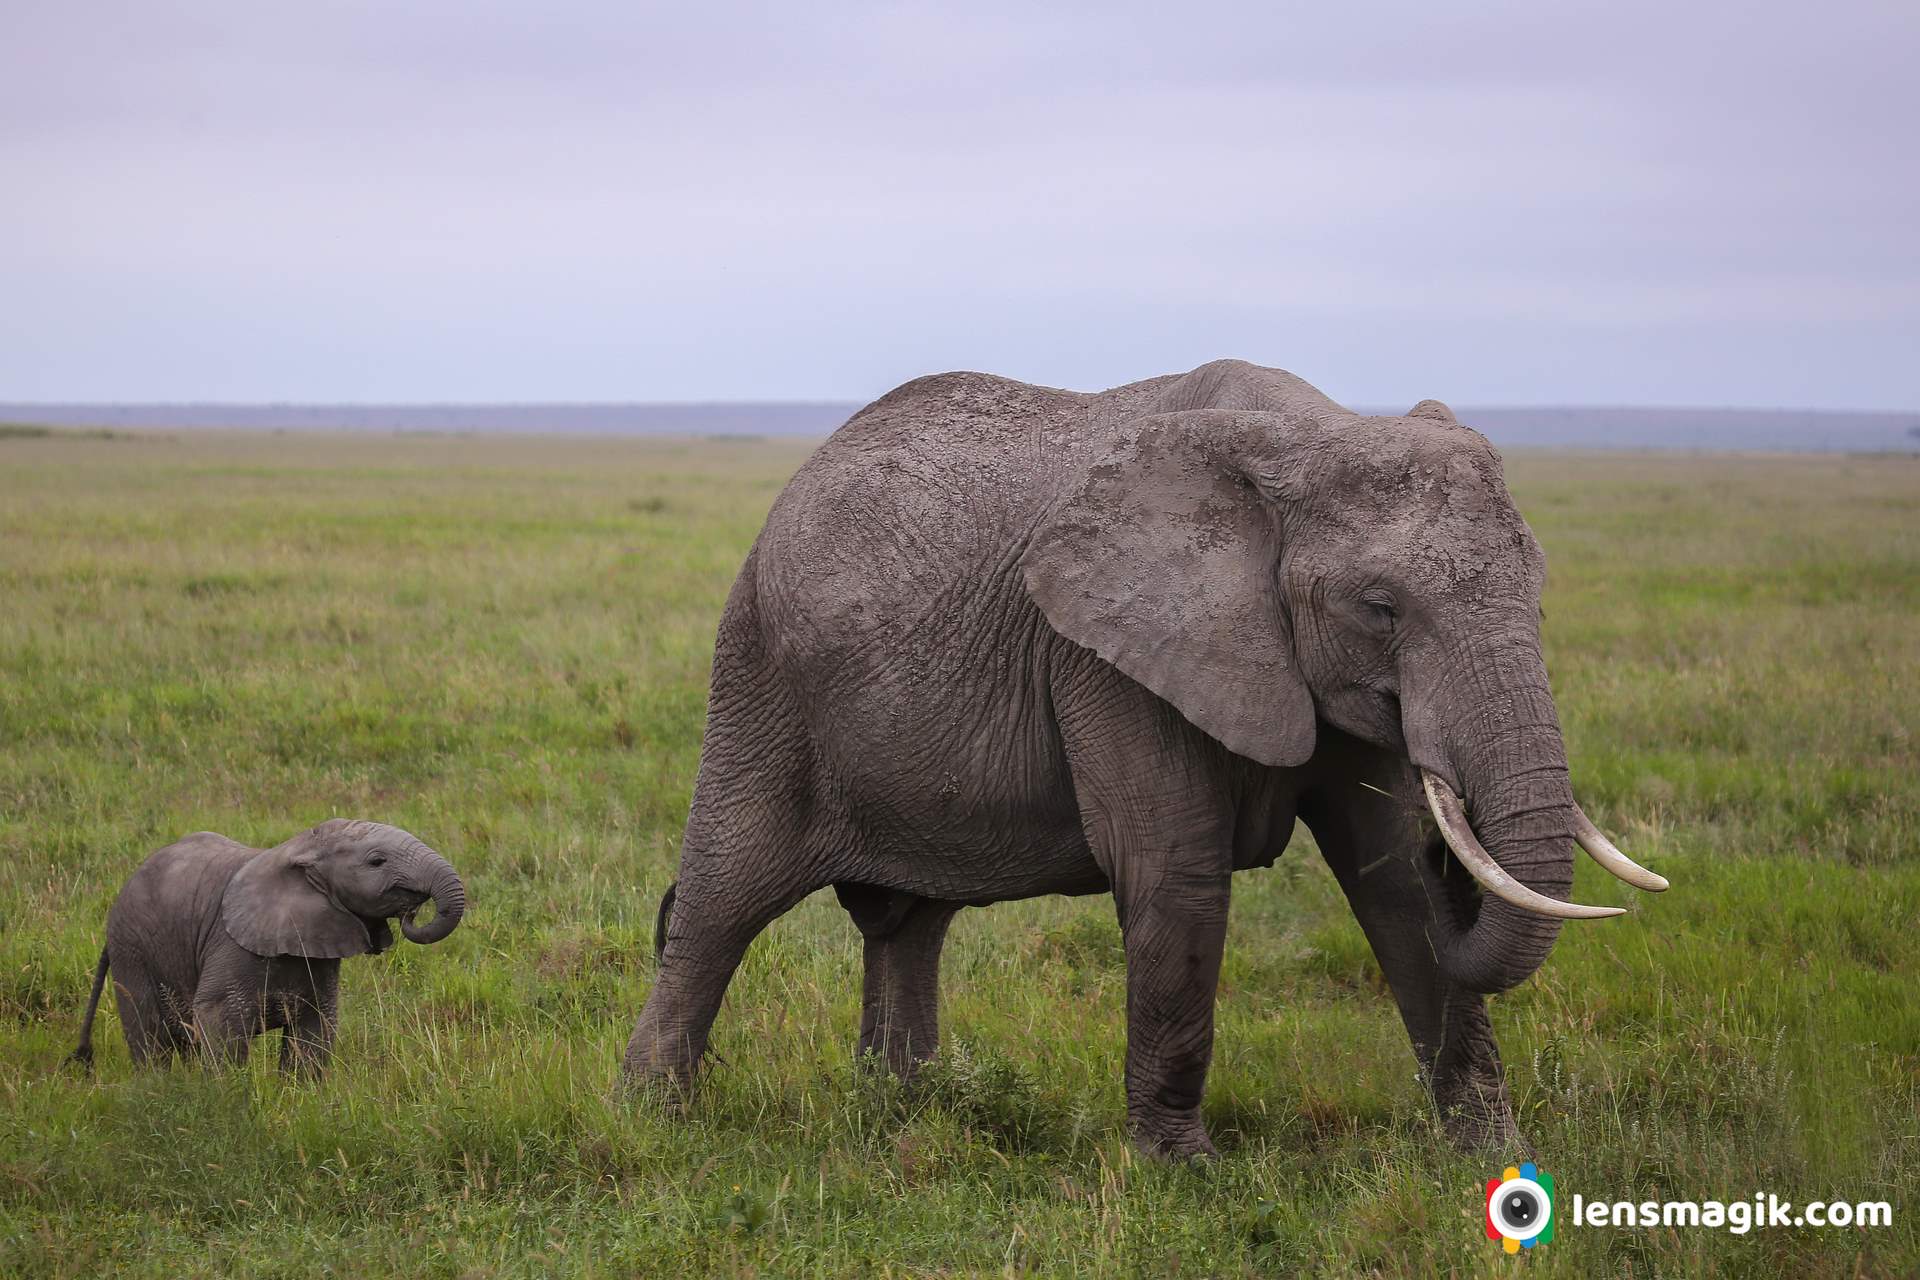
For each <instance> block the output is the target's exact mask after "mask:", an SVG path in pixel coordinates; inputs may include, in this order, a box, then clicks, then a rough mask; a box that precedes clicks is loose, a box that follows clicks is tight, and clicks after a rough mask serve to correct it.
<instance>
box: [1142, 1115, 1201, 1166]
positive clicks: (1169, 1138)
mask: <svg viewBox="0 0 1920 1280" xmlns="http://www.w3.org/2000/svg"><path fill="white" fill-rule="evenodd" d="M1130 1127H1131V1128H1132V1129H1133V1145H1134V1147H1135V1148H1136V1149H1137V1150H1138V1151H1139V1152H1140V1154H1141V1155H1143V1156H1146V1157H1148V1158H1149V1159H1152V1160H1166V1161H1169V1162H1171V1163H1173V1164H1184V1163H1186V1162H1187V1161H1190V1160H1217V1159H1219V1158H1220V1151H1219V1149H1218V1148H1216V1147H1215V1146H1214V1145H1213V1139H1212V1138H1209V1137H1208V1136H1207V1128H1206V1126H1205V1125H1203V1124H1201V1123H1200V1117H1199V1115H1198V1114H1193V1115H1166V1114H1160V1115H1142V1114H1139V1113H1135V1114H1134V1115H1133V1116H1132V1117H1130Z"/></svg>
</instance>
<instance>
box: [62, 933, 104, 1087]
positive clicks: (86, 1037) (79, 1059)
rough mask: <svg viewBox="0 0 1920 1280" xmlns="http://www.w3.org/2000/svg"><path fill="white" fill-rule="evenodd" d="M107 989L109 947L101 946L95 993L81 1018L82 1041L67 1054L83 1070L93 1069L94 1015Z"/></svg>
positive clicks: (94, 981) (96, 967)
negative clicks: (102, 994) (101, 996)
mask: <svg viewBox="0 0 1920 1280" xmlns="http://www.w3.org/2000/svg"><path fill="white" fill-rule="evenodd" d="M106 989H107V949H106V948H105V947H102V948H100V963H99V964H97V965H95V966H94V967H93V995H92V996H91V997H90V998H89V999H88V1000H87V1012H86V1014H85V1016H83V1017H82V1018H81V1019H80V1043H79V1044H78V1045H76V1046H75V1047H74V1050H73V1052H72V1053H70V1054H68V1055H67V1061H68V1062H73V1063H77V1064H79V1066H80V1069H81V1070H82V1071H91V1070H93V1015H94V1014H96V1013H98V1012H99V1011H100V993H101V992H102V991H105V990H106Z"/></svg>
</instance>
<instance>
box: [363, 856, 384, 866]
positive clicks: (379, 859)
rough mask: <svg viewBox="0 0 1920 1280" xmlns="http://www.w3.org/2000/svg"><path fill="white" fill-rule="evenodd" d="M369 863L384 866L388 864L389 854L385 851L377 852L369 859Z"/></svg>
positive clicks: (369, 864)
mask: <svg viewBox="0 0 1920 1280" xmlns="http://www.w3.org/2000/svg"><path fill="white" fill-rule="evenodd" d="M367 865H368V866H370V867H384V866H386V865H387V855H386V854H384V853H376V854H374V855H373V856H372V857H371V858H368V859H367Z"/></svg>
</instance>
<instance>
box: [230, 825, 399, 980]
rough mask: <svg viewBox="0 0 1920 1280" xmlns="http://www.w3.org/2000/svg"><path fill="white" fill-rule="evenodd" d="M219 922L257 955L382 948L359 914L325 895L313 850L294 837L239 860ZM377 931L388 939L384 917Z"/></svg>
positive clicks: (324, 954) (339, 954) (327, 956)
mask: <svg viewBox="0 0 1920 1280" xmlns="http://www.w3.org/2000/svg"><path fill="white" fill-rule="evenodd" d="M220 922H221V924H222V925H224V926H225V927H226V930H227V936H229V937H231V938H232V939H233V940H234V941H235V942H237V943H239V944H240V945H241V946H243V947H245V948H246V949H247V950H249V951H251V952H253V953H254V954H255V955H257V956H303V957H305V958H306V959H309V960H339V959H344V958H345V957H347V956H357V955H361V954H363V953H365V952H368V951H379V950H382V949H383V948H382V946H381V945H380V942H381V940H379V939H375V938H374V937H373V936H372V935H371V934H369V933H368V931H367V926H366V925H365V924H364V923H362V921H361V919H360V917H359V916H356V915H354V914H353V913H352V912H351V911H348V910H347V909H346V908H344V907H341V906H339V905H337V904H336V903H335V902H334V901H333V899H332V898H331V897H329V896H328V894H327V891H326V881H325V880H324V879H323V878H322V877H321V874H320V868H319V857H318V855H317V853H316V852H315V851H314V850H313V849H312V848H311V847H303V846H302V845H301V843H300V842H299V841H298V840H295V841H290V842H289V843H288V844H285V845H281V846H280V847H278V848H275V849H267V850H264V851H262V852H260V853H258V854H255V855H254V856H253V857H252V858H250V859H248V860H247V861H246V862H245V863H243V864H242V865H241V867H240V870H239V871H237V872H235V873H234V877H233V879H231V880H229V881H227V892H226V896H225V897H223V898H222V899H221V900H220ZM381 931H382V932H385V933H386V934H387V936H386V938H385V940H384V941H385V942H386V943H391V942H392V941H393V935H392V933H391V932H390V931H388V930H387V929H386V922H385V921H382V922H381Z"/></svg>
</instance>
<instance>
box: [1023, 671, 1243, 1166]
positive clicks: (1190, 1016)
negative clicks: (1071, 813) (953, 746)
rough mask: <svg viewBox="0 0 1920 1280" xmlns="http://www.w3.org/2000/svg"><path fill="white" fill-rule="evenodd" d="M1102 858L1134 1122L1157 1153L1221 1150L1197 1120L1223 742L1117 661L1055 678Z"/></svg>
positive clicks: (1093, 843) (1222, 811)
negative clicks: (1121, 946) (1120, 976)
mask: <svg viewBox="0 0 1920 1280" xmlns="http://www.w3.org/2000/svg"><path fill="white" fill-rule="evenodd" d="M1054 698H1055V707H1056V710H1057V711H1058V714H1059V716H1060V725H1061V728H1062V730H1063V731H1064V732H1063V736H1064V738H1065V742H1066V748H1067V759H1068V762H1069V763H1070V765H1071V766H1072V769H1073V785H1074V793H1075V798H1076V799H1077V801H1078V802H1079V805H1080V816H1081V823H1082V825H1083V827H1084V829H1085V832H1086V837H1087V844H1088V847H1089V848H1090V850H1091V851H1092V853H1093V858H1094V861H1095V862H1096V863H1097V864H1098V865H1099V868H1100V870H1101V871H1102V872H1103V873H1104V874H1105V875H1106V877H1107V880H1108V882H1109V883H1110V884H1111V885H1112V886H1113V897H1114V905H1115V907H1116V909H1117V910H1118V913H1119V917H1120V932H1121V936H1122V937H1123V939H1124V941H1125V945H1126V954H1127V1119H1128V1122H1129V1124H1130V1126H1131V1127H1132V1130H1133V1135H1134V1141H1135V1143H1136V1144H1137V1145H1138V1146H1139V1147H1140V1149H1141V1150H1142V1151H1144V1152H1146V1153H1147V1154H1149V1155H1156V1156H1165V1157H1168V1158H1171V1159H1176V1160H1179V1159H1187V1158H1190V1157H1194V1156H1211V1155H1214V1154H1215V1151H1214V1146H1213V1143H1212V1141H1211V1140H1210V1139H1209V1138H1208V1137H1207V1131H1206V1126H1205V1125H1204V1124H1203V1123H1202V1122H1201V1119H1200V1100H1201V1096H1202V1094H1203V1093H1204V1092H1205V1089H1206V1083H1207V1068H1208V1067H1209V1066H1210V1065H1211V1063H1212V1061H1213V1002H1214V995H1215V992H1216V990H1217V988H1218V986H1219V981H1220V957H1221V953H1222V951H1223V950H1224V948H1225V946H1226V936H1227V906H1228V898H1229V886H1230V883H1231V880H1232V874H1233V825H1232V824H1233V817H1232V803H1231V795H1230V789H1229V786H1228V782H1227V771H1228V769H1229V768H1230V764H1229V761H1228V758H1227V756H1226V753H1225V751H1224V749H1222V748H1221V747H1220V746H1219V744H1217V743H1215V742H1213V741H1212V740H1211V739H1209V738H1206V737H1205V736H1204V735H1202V734H1201V733H1200V732H1199V730H1197V729H1195V728H1193V727H1192V726H1191V725H1189V724H1188V723H1187V722H1186V721H1185V720H1184V719H1182V718H1181V717H1180V715H1179V714H1178V713H1177V712H1175V711H1174V710H1173V709H1172V708H1171V707H1169V706H1168V705H1167V704H1166V703H1164V702H1161V701H1160V700H1159V699H1157V698H1155V697H1153V696H1152V695H1151V694H1149V693H1148V692H1147V691H1146V690H1145V689H1142V688H1141V687H1140V686H1139V685H1137V684H1134V683H1133V682H1132V681H1130V680H1127V679H1126V678H1125V677H1124V676H1121V675H1120V674H1119V672H1117V671H1114V670H1113V669H1112V668H1110V667H1105V666H1104V665H1100V666H1091V665H1090V666H1087V667H1083V668H1080V669H1079V670H1078V671H1077V672H1076V673H1074V675H1073V676H1072V677H1070V678H1067V679H1062V680H1059V681H1057V682H1056V684H1055V686H1054Z"/></svg>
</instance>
